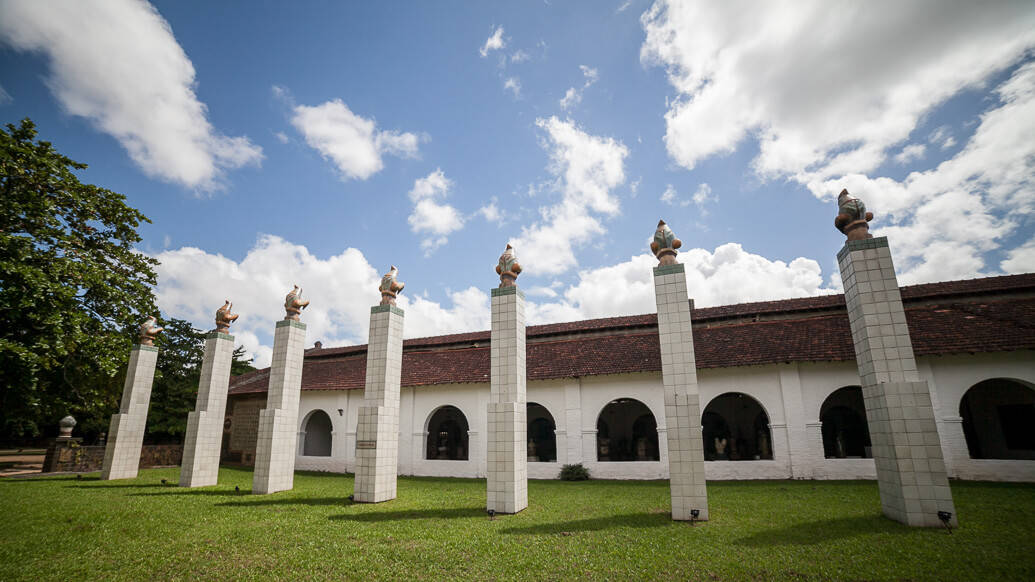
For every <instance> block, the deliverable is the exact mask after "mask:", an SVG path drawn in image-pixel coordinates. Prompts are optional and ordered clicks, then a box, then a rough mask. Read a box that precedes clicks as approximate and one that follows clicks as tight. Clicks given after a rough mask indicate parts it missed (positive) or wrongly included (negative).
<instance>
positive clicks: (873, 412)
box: [835, 190, 957, 527]
mask: <svg viewBox="0 0 1035 582" xmlns="http://www.w3.org/2000/svg"><path fill="white" fill-rule="evenodd" d="M838 206H839V209H838V210H839V214H838V217H837V220H836V221H835V225H836V226H837V227H838V229H839V230H841V231H842V232H844V233H845V234H846V235H847V237H848V241H847V242H846V243H845V246H844V248H842V249H841V251H840V252H839V253H838V254H837V262H838V266H839V267H840V270H841V280H842V281H843V282H844V289H845V303H846V304H847V309H848V320H849V323H850V324H851V328H852V340H853V342H854V344H855V360H856V364H857V365H858V367H859V376H860V378H861V379H862V390H863V401H864V403H865V405H866V419H867V423H868V424H869V429H870V439H871V441H872V443H873V458H874V460H875V462H876V467H877V482H878V484H879V486H880V499H881V506H882V508H883V510H884V515H886V516H888V517H890V518H891V519H894V520H896V521H899V522H902V523H904V524H906V525H911V526H924V527H938V526H941V525H942V521H941V520H940V519H939V516H938V513H939V512H943V511H944V512H949V513H951V514H952V517H951V520H950V525H953V526H955V525H957V521H956V509H955V506H954V505H953V502H952V494H951V492H950V490H949V481H948V478H947V476H946V470H945V461H944V459H943V457H942V448H941V443H940V441H939V437H938V429H937V426H936V424H935V416H934V408H933V406H932V404H931V391H930V388H929V387H928V385H927V382H926V381H924V380H921V379H920V374H919V373H918V372H917V368H916V360H915V359H914V357H913V344H912V340H911V339H910V336H909V328H908V327H907V326H906V315H905V311H904V309H903V308H902V297H901V295H900V294H899V287H898V280H897V278H896V277H895V269H894V266H893V265H892V262H891V251H890V249H889V248H888V240H887V238H885V237H880V238H873V237H872V236H871V235H870V234H869V227H868V225H867V222H868V221H869V220H871V219H872V218H873V214H872V213H869V212H866V207H865V205H864V204H863V203H862V201H860V200H856V199H853V198H850V197H849V195H848V191H847V190H845V191H842V192H841V195H840V197H839V198H838Z"/></svg>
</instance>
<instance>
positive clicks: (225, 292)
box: [155, 235, 489, 367]
mask: <svg viewBox="0 0 1035 582" xmlns="http://www.w3.org/2000/svg"><path fill="white" fill-rule="evenodd" d="M155 257H156V258H157V259H158V260H159V261H161V264H160V265H159V266H158V269H157V270H158V286H157V288H156V290H155V291H156V295H157V297H158V305H159V306H160V307H161V309H162V313H163V314H165V315H168V316H172V317H177V318H181V319H186V320H188V321H190V322H191V323H193V324H194V325H195V326H196V327H198V328H200V329H212V327H213V326H214V316H215V312H216V309H217V308H219V307H220V306H222V305H223V300H225V299H230V300H231V301H233V303H234V312H235V313H238V314H239V315H240V316H241V317H240V319H238V320H237V321H236V322H234V324H233V326H232V327H231V332H230V333H232V334H233V335H234V336H235V337H236V339H237V342H236V343H237V345H243V346H245V348H246V349H247V350H248V351H249V355H250V356H253V357H255V364H256V365H257V366H259V367H264V366H268V365H269V362H270V357H271V355H272V353H273V350H272V338H273V333H272V332H273V329H274V326H275V324H276V322H277V321H278V320H280V319H283V317H284V307H283V305H284V296H285V295H286V294H287V292H288V291H290V290H291V287H292V285H294V284H298V285H300V286H301V287H302V289H303V295H304V297H305V298H306V299H309V300H310V301H311V303H310V305H309V307H308V308H307V309H306V310H305V311H303V312H302V321H303V322H304V323H305V324H306V325H307V326H308V330H307V333H306V343H307V345H308V346H311V345H312V344H313V342H315V341H317V340H320V341H322V342H323V343H324V346H325V347H332V346H337V345H349V344H356V343H365V342H366V341H367V333H368V330H369V316H370V306H372V305H376V304H377V303H378V301H380V295H379V293H378V291H377V286H378V283H379V282H380V274H381V273H383V272H384V271H387V268H388V266H387V265H385V267H384V269H381V270H377V269H375V268H374V267H373V266H371V265H370V263H368V262H367V260H366V258H365V257H364V256H363V253H362V252H360V251H359V250H357V249H353V248H349V249H345V250H344V251H342V252H341V254H338V255H335V256H332V257H328V258H326V259H321V258H318V257H316V256H314V255H313V254H312V253H310V252H309V250H308V249H307V248H306V247H305V246H302V245H297V244H292V243H290V242H288V241H286V240H284V239H282V238H279V237H276V236H272V235H262V236H261V237H260V238H259V240H258V242H257V243H256V245H255V246H254V247H253V248H252V249H251V250H249V251H248V254H247V255H246V256H245V257H244V258H243V259H242V260H241V261H239V262H237V261H233V260H231V259H229V258H227V257H224V256H222V255H219V254H212V253H208V252H205V251H203V250H201V249H197V248H192V247H183V248H180V249H176V250H168V251H164V252H161V253H159V254H157V255H155ZM399 278H400V279H401V280H403V281H405V278H406V269H405V265H403V266H400V275H399ZM410 292H411V287H410V286H408V287H407V288H406V293H404V294H402V295H400V297H399V306H400V307H402V308H403V309H405V310H406V312H407V318H406V327H405V328H404V333H405V335H406V337H421V336H428V335H437V334H443V333H455V332H460V331H471V330H479V329H487V328H488V325H489V298H488V295H487V294H486V293H485V292H484V291H481V290H479V289H476V288H474V287H471V288H468V289H465V290H463V291H457V292H452V293H449V298H450V301H451V305H450V306H444V305H440V304H438V303H436V302H433V301H430V300H428V299H427V298H426V297H421V296H411V295H410V294H409V293H410Z"/></svg>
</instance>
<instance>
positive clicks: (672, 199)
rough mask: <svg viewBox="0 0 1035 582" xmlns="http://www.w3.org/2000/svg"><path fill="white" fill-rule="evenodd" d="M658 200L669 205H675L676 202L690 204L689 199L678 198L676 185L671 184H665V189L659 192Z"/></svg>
mask: <svg viewBox="0 0 1035 582" xmlns="http://www.w3.org/2000/svg"><path fill="white" fill-rule="evenodd" d="M659 200H661V201H662V202H664V203H665V204H668V205H669V206H676V205H677V204H678V205H679V206H684V207H685V206H690V201H689V200H680V199H679V192H676V187H675V186H673V185H672V184H669V185H667V186H665V191H664V192H662V193H661V198H659Z"/></svg>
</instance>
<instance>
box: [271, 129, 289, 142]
mask: <svg viewBox="0 0 1035 582" xmlns="http://www.w3.org/2000/svg"><path fill="white" fill-rule="evenodd" d="M273 135H274V137H276V138H277V141H279V142H280V143H287V142H289V141H291V139H290V138H289V137H288V136H287V134H286V133H284V132H283V131H278V132H277V133H275V134H273Z"/></svg>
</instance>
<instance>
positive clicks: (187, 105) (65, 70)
mask: <svg viewBox="0 0 1035 582" xmlns="http://www.w3.org/2000/svg"><path fill="white" fill-rule="evenodd" d="M0 39H2V40H3V41H4V42H6V43H7V44H9V45H10V46H12V47H14V48H15V49H18V50H23V51H33V52H41V53H44V54H46V55H47V57H48V58H49V61H50V70H49V75H48V77H47V79H46V81H47V85H48V86H49V87H50V90H51V92H53V94H54V96H55V98H56V99H57V100H58V102H59V103H60V104H61V106H62V107H63V108H64V109H65V111H67V112H68V113H70V114H72V115H76V116H79V117H83V118H86V119H88V120H89V121H90V122H91V123H92V124H93V125H94V126H95V127H96V128H97V129H98V130H100V131H102V132H104V133H107V134H109V135H111V136H112V137H114V138H115V139H116V140H118V142H119V143H120V144H121V145H122V147H123V148H125V149H126V151H127V152H128V153H129V156H130V158H131V159H132V160H133V161H134V162H135V163H136V164H137V166H139V167H140V169H141V170H143V171H144V173H145V174H147V175H148V176H151V177H154V178H157V179H160V180H163V181H166V182H173V183H177V184H182V185H184V186H187V187H189V188H196V189H199V190H210V189H213V188H218V187H219V186H220V181H221V179H222V178H223V175H224V172H225V171H226V170H229V169H233V168H238V167H240V166H244V165H247V164H258V163H259V162H260V161H261V160H262V148H260V147H259V146H257V145H255V144H253V143H252V142H251V141H250V140H249V139H248V138H246V137H228V136H226V135H223V134H221V133H219V132H218V131H216V129H215V128H214V127H213V126H212V124H211V123H209V121H208V118H207V115H206V113H207V111H206V107H205V105H204V104H203V103H201V101H199V100H198V97H197V95H196V94H195V92H194V90H195V87H196V85H197V80H196V78H195V71H194V65H193V64H192V63H191V60H190V59H189V58H188V57H187V54H186V53H185V52H184V51H183V48H182V47H180V45H179V43H177V42H176V38H175V37H174V36H173V32H172V29H171V28H170V27H169V23H168V22H166V21H165V19H163V18H162V17H161V15H160V14H158V11H157V10H155V9H154V7H152V6H151V5H150V4H147V3H145V2H138V1H133V0H110V1H105V2H88V1H83V2H71V3H61V4H55V3H51V2H4V3H2V4H0Z"/></svg>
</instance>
